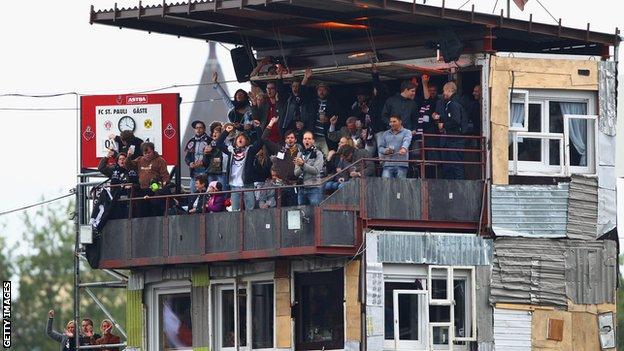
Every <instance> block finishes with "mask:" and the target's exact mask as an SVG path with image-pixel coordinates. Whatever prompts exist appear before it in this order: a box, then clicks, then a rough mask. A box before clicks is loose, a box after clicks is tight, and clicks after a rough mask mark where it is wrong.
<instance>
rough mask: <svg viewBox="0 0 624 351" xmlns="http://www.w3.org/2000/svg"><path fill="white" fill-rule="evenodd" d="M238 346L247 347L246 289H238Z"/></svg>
mask: <svg viewBox="0 0 624 351" xmlns="http://www.w3.org/2000/svg"><path fill="white" fill-rule="evenodd" d="M238 344H239V345H240V346H247V289H238Z"/></svg>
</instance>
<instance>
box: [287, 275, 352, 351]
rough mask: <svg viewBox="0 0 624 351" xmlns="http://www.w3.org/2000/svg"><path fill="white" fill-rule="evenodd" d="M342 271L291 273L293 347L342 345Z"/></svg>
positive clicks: (331, 346)
mask: <svg viewBox="0 0 624 351" xmlns="http://www.w3.org/2000/svg"><path fill="white" fill-rule="evenodd" d="M343 284H344V274H343V270H342V269H337V270H333V271H330V272H314V273H295V342H296V349H297V350H321V349H323V348H324V349H326V350H328V349H342V348H343V347H344V305H343V303H344V302H343V301H344V286H343Z"/></svg>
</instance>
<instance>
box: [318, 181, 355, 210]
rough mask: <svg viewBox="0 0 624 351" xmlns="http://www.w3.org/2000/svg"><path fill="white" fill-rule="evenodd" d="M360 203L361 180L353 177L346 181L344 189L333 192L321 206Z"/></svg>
mask: <svg viewBox="0 0 624 351" xmlns="http://www.w3.org/2000/svg"><path fill="white" fill-rule="evenodd" d="M359 204H360V180H359V179H357V178H354V179H351V180H349V181H348V182H346V183H345V185H344V186H343V187H342V189H338V190H336V191H335V192H334V193H333V194H331V195H330V196H329V197H327V198H326V199H325V200H323V202H321V206H323V205H359Z"/></svg>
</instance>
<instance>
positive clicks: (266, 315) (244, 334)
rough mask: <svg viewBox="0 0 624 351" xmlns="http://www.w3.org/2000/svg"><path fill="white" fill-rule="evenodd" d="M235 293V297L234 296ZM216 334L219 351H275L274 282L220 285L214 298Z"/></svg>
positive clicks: (214, 329)
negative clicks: (273, 349) (266, 350)
mask: <svg viewBox="0 0 624 351" xmlns="http://www.w3.org/2000/svg"><path fill="white" fill-rule="evenodd" d="M235 291H236V294H235ZM213 300H214V301H213V306H215V308H214V318H213V324H214V325H213V332H214V335H215V340H214V342H215V345H216V348H217V349H219V350H236V349H237V348H238V349H239V350H249V344H250V342H249V340H251V349H253V350H262V349H272V348H273V339H274V305H275V303H274V294H273V283H271V282H255V281H250V282H243V283H242V284H240V285H238V286H237V287H236V289H235V287H234V284H218V285H215V287H214V295H213Z"/></svg>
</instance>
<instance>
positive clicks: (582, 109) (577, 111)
mask: <svg viewBox="0 0 624 351" xmlns="http://www.w3.org/2000/svg"><path fill="white" fill-rule="evenodd" d="M559 105H560V106H561V114H563V115H586V114H587V105H586V104H584V103H580V102H561V103H559ZM569 129H570V140H571V141H572V145H574V148H575V149H576V151H577V152H578V153H579V154H580V155H581V159H580V161H579V166H587V120H586V119H578V118H572V119H570V128H569Z"/></svg>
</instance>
